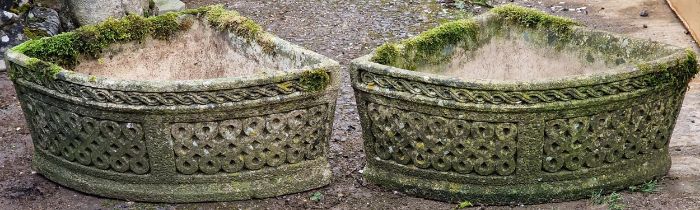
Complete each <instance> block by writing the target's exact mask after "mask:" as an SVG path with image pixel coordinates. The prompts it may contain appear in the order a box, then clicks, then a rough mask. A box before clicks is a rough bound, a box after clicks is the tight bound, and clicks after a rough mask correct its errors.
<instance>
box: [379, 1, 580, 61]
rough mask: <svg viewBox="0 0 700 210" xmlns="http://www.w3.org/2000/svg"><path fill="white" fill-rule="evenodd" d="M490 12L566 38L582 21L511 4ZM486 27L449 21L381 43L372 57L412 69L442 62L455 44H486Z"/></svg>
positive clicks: (509, 21) (502, 19)
mask: <svg viewBox="0 0 700 210" xmlns="http://www.w3.org/2000/svg"><path fill="white" fill-rule="evenodd" d="M490 12H491V13H493V14H495V15H496V19H497V20H498V21H497V23H495V24H498V25H501V24H512V25H516V26H522V27H526V28H533V29H539V30H545V31H553V32H555V33H556V34H557V36H559V37H560V38H562V37H563V39H568V38H567V37H569V34H570V32H571V29H572V27H574V26H577V25H580V24H579V23H577V22H575V21H573V20H571V19H567V18H562V17H558V16H553V15H549V14H547V13H544V12H541V11H539V10H535V9H529V8H524V7H520V6H515V5H511V4H507V5H503V6H499V7H496V8H494V9H492V10H491V11H490ZM482 27H487V26H481V25H479V24H478V23H477V22H476V21H474V20H471V19H468V20H467V19H464V20H457V21H452V22H447V23H444V24H442V25H440V26H438V27H436V28H433V29H431V30H428V31H426V32H424V33H421V34H420V35H418V36H416V37H414V38H410V39H406V40H404V41H401V42H400V43H387V44H384V45H382V46H380V47H379V48H377V50H376V52H375V54H374V57H372V61H374V62H376V63H379V64H384V65H390V66H394V67H397V68H403V69H408V70H416V69H417V68H418V66H421V65H425V64H439V63H441V62H443V61H445V60H448V59H449V58H450V56H451V54H452V52H453V51H454V49H452V48H454V47H462V48H464V49H466V50H470V49H475V48H477V47H479V46H480V45H481V44H482V43H480V41H479V40H478V37H479V33H480V32H479V31H480V28H482ZM569 38H570V37H569ZM451 47H452V48H451Z"/></svg>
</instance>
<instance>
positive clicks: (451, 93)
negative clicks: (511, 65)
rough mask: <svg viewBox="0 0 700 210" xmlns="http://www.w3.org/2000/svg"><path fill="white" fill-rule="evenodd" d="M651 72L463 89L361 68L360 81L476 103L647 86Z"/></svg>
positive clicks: (578, 96) (595, 94)
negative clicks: (544, 85)
mask: <svg viewBox="0 0 700 210" xmlns="http://www.w3.org/2000/svg"><path fill="white" fill-rule="evenodd" d="M653 79H654V74H646V75H643V76H639V77H635V78H630V79H626V80H621V81H615V82H611V83H605V84H598V85H592V86H582V87H572V88H563V89H551V90H538V91H497V90H477V89H463V88H455V87H447V86H440V85H434V84H428V83H424V82H418V81H412V80H407V79H402V78H396V77H391V76H386V75H381V74H375V73H371V72H366V71H362V72H361V73H360V83H361V84H363V85H373V86H375V87H380V88H386V89H389V90H392V91H399V92H406V93H410V94H414V95H422V96H426V97H430V98H437V99H443V100H450V101H457V102H462V103H476V104H512V105H518V104H538V103H552V102H558V101H572V100H584V99H590V98H599V97H603V96H609V95H615V94H620V93H624V92H632V91H635V90H640V89H645V88H650V87H652V86H653V84H654V83H653V82H652V81H653Z"/></svg>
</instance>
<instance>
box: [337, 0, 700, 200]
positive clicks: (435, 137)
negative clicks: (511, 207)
mask: <svg viewBox="0 0 700 210" xmlns="http://www.w3.org/2000/svg"><path fill="white" fill-rule="evenodd" d="M522 56H526V57H522ZM532 61H537V63H533V62H532ZM696 62H697V60H696V59H695V55H694V54H693V53H691V52H689V51H685V50H683V49H679V48H676V47H673V46H668V45H664V44H660V43H654V42H649V41H644V40H638V39H633V38H627V37H622V36H619V35H615V34H610V33H606V32H601V31H595V30H590V29H586V28H583V27H580V26H578V24H577V23H575V22H573V21H570V20H567V19H563V18H558V17H554V16H549V15H547V14H544V13H541V12H538V11H534V10H530V9H524V8H521V7H516V6H510V5H508V6H502V7H497V8H495V9H493V10H492V11H491V12H489V13H487V14H484V15H481V16H479V17H477V18H475V19H474V20H460V21H455V22H451V23H446V24H443V25H442V26H440V27H438V28H435V29H432V30H430V31H428V32H426V33H423V34H421V35H418V36H417V37H415V38H412V39H409V40H405V41H402V42H400V43H397V44H386V45H383V46H381V47H380V48H378V49H377V50H376V51H375V52H374V53H372V54H370V55H367V56H364V57H361V58H358V59H356V60H354V61H353V62H352V72H351V78H352V85H353V87H354V89H355V92H356V100H357V105H358V109H359V113H360V119H361V122H362V131H363V138H364V146H365V151H366V153H367V165H366V167H365V170H364V176H365V178H367V179H368V180H369V181H370V182H373V183H375V184H378V185H380V186H382V187H385V188H388V189H392V190H399V191H402V192H404V193H407V194H410V195H415V196H420V197H425V198H430V199H437V200H444V201H451V202H459V201H471V202H480V203H487V204H517V203H541V202H551V201H562V200H571V199H578V198H584V197H587V196H590V195H591V194H592V193H596V192H600V191H603V192H609V191H613V190H619V189H625V188H626V187H628V186H631V185H636V184H640V183H643V182H646V181H648V180H651V179H653V178H655V177H660V176H663V175H665V174H666V173H667V171H668V169H669V167H670V164H671V159H670V157H669V151H668V142H669V139H670V137H671V133H672V131H673V127H674V124H675V122H676V117H677V115H678V112H679V109H680V106H681V104H682V101H683V98H684V93H685V90H686V88H687V83H688V82H689V80H690V79H691V78H692V77H693V76H694V75H695V73H696V72H697V64H696ZM543 64H544V65H543ZM407 69H411V70H407Z"/></svg>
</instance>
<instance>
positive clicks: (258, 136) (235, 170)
mask: <svg viewBox="0 0 700 210" xmlns="http://www.w3.org/2000/svg"><path fill="white" fill-rule="evenodd" d="M213 8H214V9H216V10H214V9H212V8H205V9H198V10H188V11H186V12H182V13H169V14H168V15H171V17H176V18H170V19H167V20H166V22H167V21H176V22H171V23H169V24H171V25H172V24H177V25H174V26H175V27H171V28H173V29H177V30H182V31H177V32H172V33H171V34H166V35H167V36H159V37H161V38H163V39H166V37H168V36H172V37H174V38H176V37H178V36H179V34H180V33H185V32H186V31H187V30H197V29H194V28H192V29H189V27H195V26H193V24H195V25H197V24H199V26H197V27H205V25H208V23H211V25H212V26H220V27H218V28H216V29H217V30H218V31H216V32H215V33H214V34H218V35H217V36H219V35H221V36H223V37H224V38H226V39H225V40H228V42H227V43H226V44H230V45H231V46H232V47H234V49H238V50H240V51H239V52H241V54H242V55H243V57H247V58H250V59H253V60H256V61H257V62H259V64H260V65H262V66H264V67H269V68H271V69H272V70H273V71H272V72H268V73H264V74H263V73H258V74H252V75H247V76H240V77H226V76H223V77H221V78H211V79H196V80H160V81H146V80H124V79H115V78H110V77H104V76H99V75H97V76H94V75H93V76H90V75H87V74H83V73H79V72H76V71H71V70H66V69H63V68H62V67H58V66H56V65H55V64H52V63H47V62H45V61H41V60H39V59H36V58H30V57H28V56H27V55H25V54H28V53H25V54H23V53H22V51H25V52H32V51H27V50H26V49H30V48H32V47H37V46H39V47H40V46H49V45H42V44H45V43H50V42H55V41H56V40H54V39H56V38H55V37H52V38H47V39H42V40H38V41H34V42H35V43H32V44H29V45H32V46H21V47H18V48H15V49H13V50H10V51H9V52H8V53H7V61H8V63H9V69H10V75H11V76H12V81H13V82H14V84H15V87H16V90H17V95H18V97H19V99H20V102H21V105H22V109H23V111H24V113H25V116H26V119H27V123H28V124H29V127H30V129H31V134H32V139H33V143H34V148H35V154H34V160H33V163H34V167H35V169H36V170H37V172H39V173H40V174H42V175H44V176H45V177H47V178H49V179H50V180H52V181H55V182H57V183H59V184H62V185H65V186H67V187H69V188H72V189H75V190H78V191H82V192H85V193H90V194H96V195H100V196H105V197H110V198H120V199H127V200H133V201H152V202H201V201H228V200H241V199H250V198H264V197H273V196H279V195H283V194H288V193H295V192H301V191H306V190H310V189H314V188H318V187H321V186H324V185H327V184H328V183H329V182H330V180H331V177H332V174H331V171H330V167H329V165H328V161H327V159H326V154H327V151H328V149H327V146H328V143H327V142H328V138H329V137H330V133H331V129H332V122H333V113H334V107H335V101H336V98H337V92H338V85H339V79H338V76H339V74H338V71H339V64H338V63H337V62H335V61H333V60H330V59H328V58H326V57H324V56H322V55H319V54H317V53H314V52H311V51H308V50H305V49H302V48H301V47H299V46H296V45H293V44H290V43H288V42H286V41H284V40H281V39H279V38H277V37H275V36H273V35H270V34H267V33H264V32H259V31H254V32H252V33H253V34H252V33H251V31H245V30H243V26H240V25H239V23H241V22H242V23H246V22H247V21H248V19H245V18H244V17H240V16H238V15H237V14H236V13H233V12H227V11H222V10H221V8H220V7H213ZM212 11H216V12H219V13H222V12H223V14H224V15H221V14H218V15H220V16H221V17H225V16H226V17H229V18H230V19H232V20H235V21H234V22H226V20H220V19H217V16H216V15H217V14H213V13H212ZM231 17H233V18H231ZM129 18H132V19H133V18H135V19H140V20H142V18H139V17H133V16H132V17H128V18H127V19H129ZM153 20H159V19H157V18H149V19H148V20H147V22H145V23H144V24H146V25H147V26H148V27H152V28H151V29H149V30H147V31H146V32H144V33H146V34H147V35H146V36H144V38H142V39H140V40H122V41H123V42H119V41H118V40H117V41H115V40H108V41H107V42H106V43H109V44H111V45H115V44H129V43H133V42H143V43H148V42H156V41H158V40H156V39H152V38H149V36H148V34H149V33H150V34H151V35H150V36H154V37H155V36H156V34H155V32H158V30H161V29H162V27H161V26H162V25H158V23H157V22H158V21H153ZM110 21H112V26H113V25H119V24H126V25H127V26H129V24H131V23H129V22H126V19H124V20H110ZM115 21H116V22H115ZM119 21H121V22H119ZM159 21H161V22H163V21H162V19H160V20H159ZM192 21H195V22H194V23H193V22H192ZM216 21H220V22H223V23H226V24H228V25H226V24H217V25H215V24H214V23H216ZM114 23H119V24H114ZM200 23H203V24H200ZM112 26H108V25H98V26H97V28H99V29H100V30H102V29H107V30H106V31H112V32H113V31H117V30H118V29H116V28H111V27H112ZM249 26H252V25H249ZM125 27H126V26H125ZM207 27H208V26H207ZM256 27H257V26H256ZM199 29H204V28H199ZM236 29H238V30H236ZM126 31H134V30H126ZM83 32H84V31H82V32H81V31H80V29H79V30H78V32H75V34H68V35H65V34H64V36H63V37H59V38H66V37H69V38H70V39H68V40H72V42H67V44H66V42H61V43H63V44H66V45H68V46H79V45H80V46H85V45H86V44H90V43H85V42H82V40H80V39H72V38H71V37H72V36H78V37H82V36H85V34H80V33H83ZM160 32H164V31H163V30H161V31H160ZM98 33H100V32H98ZM102 33H106V32H104V31H103V32H102ZM219 33H221V34H219ZM246 33H247V34H246ZM241 34H245V36H243V35H241ZM103 35H104V34H103ZM103 35H98V36H95V37H98V38H99V37H107V36H103ZM122 35H123V34H122ZM122 35H120V36H117V37H127V36H122ZM132 35H133V34H132ZM160 35H163V33H161V34H160ZM59 36H61V35H59ZM172 37H171V38H172ZM263 38H264V39H265V40H256V39H263ZM76 40H77V41H76ZM261 43H265V44H268V45H267V46H262V44H261ZM51 46H56V45H51ZM105 47H106V46H105ZM81 49H82V48H81ZM68 50H74V49H68ZM103 50H104V51H105V52H106V51H107V50H108V49H107V48H104V49H103ZM77 51H78V52H79V53H80V54H79V56H81V57H85V56H87V55H85V53H84V51H80V50H77ZM36 52H38V51H36ZM41 52H46V53H44V54H37V55H38V57H41V58H42V59H56V58H66V56H63V57H61V55H67V53H61V52H67V50H65V49H64V51H60V50H57V49H52V50H47V51H41ZM52 53H53V54H52ZM123 53H132V52H123ZM68 58H70V56H68ZM104 59H108V58H104ZM183 59H185V58H183ZM88 60H89V59H88ZM54 61H57V63H58V62H63V63H70V62H71V61H69V60H54ZM100 62H102V61H100ZM148 62H155V63H157V62H159V61H157V60H155V61H148ZM155 79H157V78H155Z"/></svg>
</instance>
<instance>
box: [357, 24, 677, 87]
mask: <svg viewBox="0 0 700 210" xmlns="http://www.w3.org/2000/svg"><path fill="white" fill-rule="evenodd" d="M494 16H495V14H493V13H491V12H487V13H484V14H482V15H479V16H477V17H474V18H472V19H473V20H475V21H477V23H479V24H480V25H483V24H484V23H485V22H486V21H488V19H490V18H492V17H494ZM571 29H572V33H583V32H595V33H601V34H605V35H610V36H613V37H617V38H623V37H624V38H626V39H630V40H635V41H644V42H653V43H658V44H660V45H661V46H663V47H666V48H668V49H669V50H671V51H673V52H672V53H670V54H668V55H666V56H663V57H659V58H656V59H651V60H644V61H642V62H640V63H639V64H649V65H655V64H663V63H669V62H672V61H674V60H676V59H679V58H683V57H685V56H686V50H685V49H684V48H681V47H678V46H674V45H669V44H665V43H659V42H656V41H651V40H644V39H639V38H634V37H626V36H622V35H620V34H617V33H613V32H608V31H602V30H597V29H591V28H588V27H584V26H573V27H572V28H571ZM375 53H376V49H375V50H374V51H372V52H371V53H369V54H366V55H364V56H361V57H359V58H356V59H354V60H352V61H351V65H352V67H353V68H351V69H352V70H353V71H356V69H357V68H361V69H363V70H366V71H369V72H373V73H379V74H385V75H391V76H393V77H397V78H403V79H409V80H413V81H420V82H425V83H430V84H436V85H444V86H451V87H461V88H472V89H474V88H476V89H485V90H486V89H488V90H502V91H523V90H548V89H559V88H569V87H579V86H590V85H596V84H600V83H609V82H614V81H619V80H624V79H628V78H633V77H638V76H642V75H646V74H649V73H653V72H660V71H662V70H660V69H657V68H651V69H639V68H638V67H637V66H634V65H633V64H629V63H628V64H623V65H619V66H615V67H613V68H609V69H608V71H604V72H600V73H595V74H582V75H571V76H563V77H557V78H552V79H546V80H532V81H506V80H494V79H467V78H458V77H451V76H445V75H440V74H435V73H428V72H421V71H412V70H407V69H403V68H397V67H394V66H389V65H383V64H379V63H376V62H373V61H372V57H373V56H374V55H375ZM625 68H632V69H633V70H625Z"/></svg>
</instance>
